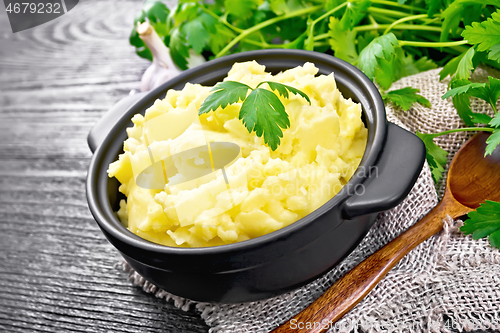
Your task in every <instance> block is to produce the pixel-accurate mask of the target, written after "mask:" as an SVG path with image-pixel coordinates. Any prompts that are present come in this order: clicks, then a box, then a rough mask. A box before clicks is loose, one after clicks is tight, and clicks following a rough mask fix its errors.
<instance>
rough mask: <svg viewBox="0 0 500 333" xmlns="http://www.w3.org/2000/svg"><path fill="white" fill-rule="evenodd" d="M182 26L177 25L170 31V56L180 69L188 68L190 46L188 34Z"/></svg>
mask: <svg viewBox="0 0 500 333" xmlns="http://www.w3.org/2000/svg"><path fill="white" fill-rule="evenodd" d="M181 28H182V26H177V27H175V28H173V29H172V31H171V32H170V44H169V48H170V56H171V57H172V60H173V61H174V62H175V64H176V65H177V66H179V68H180V69H183V70H186V69H187V64H188V62H187V58H189V48H188V46H187V41H186V36H185V35H184V33H183V32H182V30H181Z"/></svg>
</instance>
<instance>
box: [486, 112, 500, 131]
mask: <svg viewBox="0 0 500 333" xmlns="http://www.w3.org/2000/svg"><path fill="white" fill-rule="evenodd" d="M489 125H491V126H492V127H497V128H498V127H500V113H496V114H495V117H493V119H491V120H490V122H489Z"/></svg>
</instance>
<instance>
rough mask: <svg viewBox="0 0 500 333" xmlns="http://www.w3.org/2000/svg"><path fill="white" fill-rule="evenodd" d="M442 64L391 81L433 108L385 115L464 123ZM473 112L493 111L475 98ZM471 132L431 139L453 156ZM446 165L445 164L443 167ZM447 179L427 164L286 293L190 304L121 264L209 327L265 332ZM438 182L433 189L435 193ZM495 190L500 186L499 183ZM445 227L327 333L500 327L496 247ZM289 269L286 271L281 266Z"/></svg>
mask: <svg viewBox="0 0 500 333" xmlns="http://www.w3.org/2000/svg"><path fill="white" fill-rule="evenodd" d="M439 71H440V69H435V70H431V71H428V72H424V73H420V74H417V75H413V76H410V77H406V78H403V79H401V80H400V81H398V82H396V83H395V84H394V85H393V86H392V87H391V89H399V88H403V87H407V86H411V87H414V88H419V89H420V91H421V94H422V95H423V96H425V97H426V98H427V99H429V101H430V102H431V103H432V108H426V107H423V106H421V105H415V106H414V107H413V108H412V109H411V110H409V111H408V112H403V111H402V110H401V109H398V108H397V107H395V106H393V105H391V104H389V105H387V118H388V120H389V121H391V122H393V123H395V124H397V125H400V126H402V127H404V128H406V129H408V130H410V131H412V132H415V131H416V130H417V129H418V130H419V131H420V132H423V133H435V132H439V131H443V130H447V129H451V128H457V127H463V126H465V124H464V123H463V122H462V121H461V120H460V118H459V117H458V115H457V112H456V110H455V109H454V107H453V104H452V103H451V100H442V99H441V96H442V95H443V94H444V93H445V92H446V90H447V85H448V83H449V79H446V80H444V81H443V82H440V81H439V74H438V73H439ZM499 74H500V73H499V72H498V71H495V70H492V69H487V70H486V69H484V68H479V69H477V70H476V72H475V73H474V74H473V77H472V80H473V81H478V82H485V81H487V77H488V75H492V76H494V77H496V78H498V77H500V75H499ZM471 102H472V109H473V110H474V111H475V112H486V113H489V114H490V115H491V114H492V112H493V111H492V110H491V107H490V106H487V105H486V103H484V102H483V101H481V100H478V99H473V100H472V101H471ZM472 134H473V133H470V132H460V133H454V134H451V135H447V136H441V137H438V138H437V139H436V140H435V142H436V143H437V144H438V145H440V146H441V147H443V148H444V149H446V150H447V151H448V152H449V153H450V154H449V157H448V160H449V161H451V159H452V158H453V156H454V153H455V152H456V151H457V149H458V148H459V147H460V146H461V145H462V144H463V143H464V142H465V141H466V140H467V139H468V138H469V137H470V136H471V135H472ZM447 167H448V166H447ZM444 184H445V177H443V179H442V180H441V181H440V182H439V184H438V185H437V186H435V184H434V182H433V180H432V177H431V173H430V170H429V166H428V165H427V163H426V164H425V165H424V168H423V170H422V172H421V174H420V177H419V178H418V180H417V182H416V184H415V186H414V187H413V189H412V191H411V192H410V194H409V195H408V197H407V198H406V199H405V200H404V201H403V202H402V203H401V204H400V205H399V206H397V207H396V208H394V209H392V210H390V211H387V212H384V213H381V214H380V215H379V216H378V218H377V220H376V222H375V224H374V226H373V228H372V229H371V230H370V231H369V233H368V235H367V236H366V237H365V238H364V240H363V241H362V242H361V244H360V245H359V246H358V247H357V248H356V249H355V250H354V252H352V253H351V254H350V255H349V256H348V257H347V258H346V259H345V260H344V261H342V262H341V263H340V264H339V265H338V266H337V267H336V268H334V269H333V270H332V271H330V272H328V273H327V274H326V275H324V276H322V277H320V278H318V279H317V280H316V281H314V282H312V283H309V284H308V285H306V286H304V287H302V288H299V289H297V290H295V291H292V292H289V293H287V294H285V295H282V296H279V297H275V298H271V299H266V300H262V301H258V302H252V303H244V304H235V305H224V304H208V303H196V302H192V301H189V300H186V299H182V298H180V297H177V296H173V295H171V294H169V293H167V292H165V291H163V290H160V289H159V288H157V287H156V286H154V285H152V284H151V283H149V282H147V281H145V280H144V278H142V277H141V276H140V275H138V274H137V273H136V272H134V271H133V270H132V269H131V268H130V266H128V265H127V264H123V268H124V269H125V270H126V271H127V272H128V273H129V277H130V280H131V281H133V283H134V284H136V285H138V286H141V287H142V288H143V289H144V290H145V291H146V292H149V293H154V294H155V295H156V296H157V297H162V298H166V299H167V300H173V301H174V304H175V305H176V306H178V307H180V308H183V309H185V310H186V309H188V308H189V307H190V306H195V307H196V309H198V310H199V311H200V312H201V316H202V317H203V319H204V320H205V321H206V323H207V324H208V325H209V326H210V327H211V329H210V332H211V333H223V332H232V333H235V332H267V331H269V330H271V329H273V328H274V327H276V326H277V325H279V324H281V323H282V322H284V321H285V320H286V319H288V318H290V317H292V316H293V315H295V314H296V313H298V312H299V311H301V310H302V309H303V308H305V307H306V306H307V305H309V304H310V303H311V302H312V301H313V300H315V299H316V298H317V297H318V296H319V295H321V294H322V293H323V292H324V291H325V290H326V289H327V288H328V287H329V286H331V285H332V284H333V283H334V282H335V281H336V280H337V279H338V278H339V277H340V276H342V275H343V274H344V273H346V272H347V271H348V270H350V269H351V268H353V267H354V266H355V265H357V264H358V263H359V262H361V261H362V260H363V259H364V258H366V257H367V256H369V255H370V254H372V253H373V252H374V251H376V250H377V249H379V248H380V247H382V246H383V245H384V244H386V243H387V242H389V241H390V240H392V239H393V238H394V237H396V236H397V235H398V234H400V233H401V232H402V231H404V230H406V229H407V228H408V227H409V226H411V225H412V224H414V223H415V222H416V221H418V220H419V219H420V218H421V217H422V216H424V215H425V214H426V213H427V212H428V211H429V210H430V209H432V208H433V207H434V206H435V205H436V203H437V202H438V197H441V195H442V194H443V190H444ZM436 188H437V192H436ZM499 190H500V189H499ZM443 223H444V231H442V232H441V233H439V234H437V235H435V236H433V237H431V238H430V239H428V240H427V241H425V242H424V243H422V244H420V245H419V246H418V247H417V248H415V249H414V250H413V251H412V252H411V253H410V254H408V255H407V256H406V257H405V258H403V260H402V261H401V262H400V263H399V264H398V265H397V266H396V267H395V268H394V269H392V270H391V271H390V272H389V274H388V275H387V276H386V277H385V278H384V279H383V280H382V281H381V282H380V283H379V284H378V285H377V286H376V287H375V289H373V290H372V291H371V292H370V294H369V295H368V296H367V297H366V298H365V299H364V300H363V301H361V303H359V304H358V305H357V306H356V307H355V308H354V309H353V310H352V311H350V312H349V313H348V314H347V315H346V316H344V318H343V319H342V320H341V321H339V322H338V323H337V325H335V326H333V327H332V328H331V329H330V332H351V331H354V332H449V331H450V328H453V329H454V330H458V331H471V330H480V329H496V330H500V315H499V309H500V265H499V264H500V251H499V250H498V249H495V248H492V247H490V246H489V243H488V241H487V240H485V239H482V240H473V239H472V238H471V237H470V236H464V235H463V234H462V233H461V232H460V231H459V230H458V228H459V227H460V226H461V225H462V221H452V220H451V219H448V220H445V221H443ZM283 274H287V272H283Z"/></svg>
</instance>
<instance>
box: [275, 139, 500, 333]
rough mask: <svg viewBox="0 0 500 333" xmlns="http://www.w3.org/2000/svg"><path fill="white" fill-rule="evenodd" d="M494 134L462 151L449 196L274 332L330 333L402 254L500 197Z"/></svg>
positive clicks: (452, 172)
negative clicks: (447, 221)
mask: <svg viewBox="0 0 500 333" xmlns="http://www.w3.org/2000/svg"><path fill="white" fill-rule="evenodd" d="M488 136H489V133H486V132H480V133H477V134H476V135H474V136H473V137H472V138H471V139H469V140H468V141H467V142H466V143H465V144H464V145H463V146H462V148H460V150H459V151H458V152H457V154H456V155H455V158H454V159H453V161H452V163H451V165H450V170H449V172H448V179H447V180H446V190H445V194H444V197H443V200H441V202H439V203H438V205H437V206H436V207H435V208H434V209H432V210H431V211H430V212H429V213H428V214H427V215H426V216H424V217H423V218H422V219H421V220H420V221H419V222H417V223H416V224H414V225H413V226H412V227H410V228H409V229H408V230H406V231H405V232H403V233H402V234H401V235H399V236H398V237H396V238H395V239H394V240H393V241H391V242H390V243H388V244H387V245H385V246H384V247H383V248H381V249H380V250H378V251H377V252H375V253H374V254H372V255H371V256H370V257H368V258H367V259H365V260H364V261H363V262H361V263H360V264H359V265H358V266H356V267H354V268H353V269H352V270H351V271H349V272H348V273H347V274H346V275H344V276H343V277H342V278H340V279H339V280H338V281H337V282H336V283H335V284H334V285H333V286H331V287H330V288H329V289H328V290H327V291H326V292H325V293H324V294H323V295H321V296H320V297H319V298H318V299H317V300H316V301H314V302H313V303H312V304H311V305H309V306H308V307H307V308H306V309H304V310H303V311H302V312H300V313H299V314H297V315H296V316H295V317H293V318H290V319H289V320H288V321H287V322H285V323H284V324H282V325H281V326H279V327H278V328H276V329H275V330H273V331H272V333H284V332H301V333H304V332H326V331H327V330H328V328H329V327H332V324H333V323H335V322H336V321H337V320H339V319H340V318H342V316H343V315H344V314H346V313H347V312H348V311H349V310H351V309H352V308H353V307H354V306H355V305H356V304H358V303H359V302H360V301H361V300H362V299H363V298H364V297H365V296H366V295H367V294H368V293H369V292H370V291H371V290H372V289H373V288H374V287H375V286H376V285H377V283H378V282H379V281H380V280H381V279H382V278H383V277H384V276H385V275H386V274H387V273H388V272H389V271H390V270H391V269H392V268H393V267H394V266H395V265H396V264H397V263H398V262H399V261H400V260H401V258H403V257H404V256H405V255H406V254H408V253H409V252H410V251H411V250H412V249H413V248H415V247H416V246H417V245H418V244H420V243H422V242H423V241H424V240H426V239H427V238H429V237H431V236H432V235H434V234H436V233H437V232H439V231H441V230H442V229H443V219H444V218H445V217H446V216H447V215H449V216H450V217H451V218H453V219H456V218H458V217H460V216H462V215H465V214H467V213H469V212H470V211H472V210H474V209H476V208H477V207H479V204H480V203H482V202H484V201H485V200H486V199H488V200H494V201H500V147H499V148H497V149H496V150H495V151H494V152H493V155H490V156H487V157H484V156H483V155H484V149H485V147H486V143H485V142H486V139H487V138H488ZM308 323H309V325H308ZM325 323H328V325H325ZM308 327H312V328H308Z"/></svg>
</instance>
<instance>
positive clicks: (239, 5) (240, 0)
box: [224, 0, 261, 19]
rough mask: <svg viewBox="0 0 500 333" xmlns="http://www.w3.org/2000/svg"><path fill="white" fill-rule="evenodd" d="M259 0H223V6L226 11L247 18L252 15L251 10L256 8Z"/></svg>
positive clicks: (240, 17)
mask: <svg viewBox="0 0 500 333" xmlns="http://www.w3.org/2000/svg"><path fill="white" fill-rule="evenodd" d="M260 2H261V1H259V0H225V1H224V7H225V8H226V13H228V14H231V15H234V16H236V17H237V18H239V19H247V18H248V17H251V16H252V12H253V10H255V9H256V8H257V6H258V5H259V4H260Z"/></svg>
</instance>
